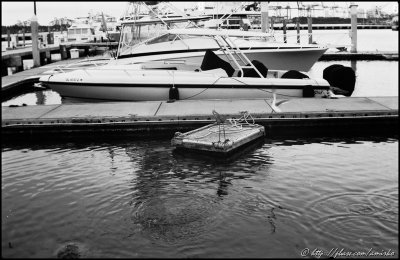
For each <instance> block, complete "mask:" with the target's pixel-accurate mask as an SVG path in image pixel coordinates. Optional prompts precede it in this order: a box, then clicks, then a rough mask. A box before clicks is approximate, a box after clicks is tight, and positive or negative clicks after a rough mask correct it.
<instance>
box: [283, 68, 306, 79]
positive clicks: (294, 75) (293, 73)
mask: <svg viewBox="0 0 400 260" xmlns="http://www.w3.org/2000/svg"><path fill="white" fill-rule="evenodd" d="M281 78H282V79H308V78H309V77H308V76H307V75H306V74H303V73H301V72H299V71H297V70H289V71H287V72H285V73H284V74H283V75H282V77H281Z"/></svg>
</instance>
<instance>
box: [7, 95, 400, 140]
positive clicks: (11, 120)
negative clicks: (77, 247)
mask: <svg viewBox="0 0 400 260" xmlns="http://www.w3.org/2000/svg"><path fill="white" fill-rule="evenodd" d="M271 102H272V100H269V99H253V100H192V101H175V102H166V101H151V102H150V101H149V102H117V103H114V102H110V103H85V104H61V105H40V106H23V107H2V136H3V138H4V137H5V136H7V138H6V140H12V139H13V137H14V138H17V139H22V138H26V137H29V138H30V137H33V136H37V135H41V136H43V137H45V138H46V139H47V138H51V137H67V136H76V135H78V136H84V137H92V136H95V135H96V134H101V135H103V134H116V135H118V136H119V135H121V134H128V135H129V136H140V137H142V136H155V135H168V136H170V137H172V136H173V134H174V133H175V132H176V131H179V132H186V131H189V130H193V129H195V128H198V127H201V126H204V125H207V124H210V123H213V122H214V117H213V115H212V110H213V109H214V110H216V111H217V112H218V113H219V114H222V115H225V116H227V117H228V118H239V117H240V116H241V112H243V111H247V112H248V113H250V114H251V115H252V117H253V118H254V119H255V123H256V124H260V125H263V126H265V130H266V135H267V136H269V135H272V136H281V135H304V134H310V133H313V134H318V135H328V134H338V133H349V132H350V133H356V134H365V133H371V132H372V133H375V132H377V131H378V132H384V133H386V132H390V133H397V131H398V97H354V98H339V99H317V98H297V99H290V100H286V101H285V102H279V101H278V104H279V103H281V104H280V105H279V108H280V110H281V112H275V111H274V110H273V108H272V106H271ZM3 140H4V139H3Z"/></svg>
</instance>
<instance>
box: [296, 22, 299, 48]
mask: <svg viewBox="0 0 400 260" xmlns="http://www.w3.org/2000/svg"><path fill="white" fill-rule="evenodd" d="M296 20H297V22H296V23H297V43H300V22H299V20H300V19H299V17H297V19H296Z"/></svg>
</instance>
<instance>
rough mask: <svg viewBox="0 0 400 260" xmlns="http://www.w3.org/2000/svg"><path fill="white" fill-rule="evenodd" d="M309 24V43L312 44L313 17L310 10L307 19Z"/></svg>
mask: <svg viewBox="0 0 400 260" xmlns="http://www.w3.org/2000/svg"><path fill="white" fill-rule="evenodd" d="M307 22H308V43H309V44H312V43H313V41H312V16H311V11H310V9H309V13H308V17H307Z"/></svg>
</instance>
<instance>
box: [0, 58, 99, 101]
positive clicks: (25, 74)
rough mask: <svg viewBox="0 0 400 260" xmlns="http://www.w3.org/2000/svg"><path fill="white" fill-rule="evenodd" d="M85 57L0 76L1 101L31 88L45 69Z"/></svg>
mask: <svg viewBox="0 0 400 260" xmlns="http://www.w3.org/2000/svg"><path fill="white" fill-rule="evenodd" d="M101 58H104V57H102V56H95V57H91V59H101ZM87 59H88V58H86V57H82V58H78V59H69V60H61V61H57V62H54V63H51V64H48V65H45V66H41V67H38V68H32V69H29V70H24V71H20V72H18V73H15V74H12V75H9V76H5V77H2V78H1V98H2V101H4V100H8V99H9V98H10V97H13V96H15V95H18V94H20V93H25V92H26V91H29V90H32V88H33V87H32V86H33V84H34V83H37V82H39V78H40V77H41V76H42V73H43V72H45V71H48V70H51V69H52V68H55V67H58V66H60V67H63V66H67V65H70V64H74V63H77V62H80V61H83V60H87ZM105 59H107V58H105Z"/></svg>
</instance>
